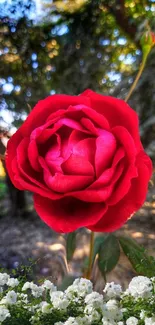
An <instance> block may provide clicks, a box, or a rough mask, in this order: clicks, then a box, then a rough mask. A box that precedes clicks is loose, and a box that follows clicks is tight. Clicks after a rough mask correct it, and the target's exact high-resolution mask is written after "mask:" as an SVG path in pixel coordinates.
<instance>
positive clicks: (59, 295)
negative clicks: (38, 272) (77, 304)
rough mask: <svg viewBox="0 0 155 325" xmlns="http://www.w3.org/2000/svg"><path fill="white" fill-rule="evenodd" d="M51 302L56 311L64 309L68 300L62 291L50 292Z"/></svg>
mask: <svg viewBox="0 0 155 325" xmlns="http://www.w3.org/2000/svg"><path fill="white" fill-rule="evenodd" d="M50 298H51V302H52V305H53V307H54V308H56V309H66V308H67V307H68V305H69V300H68V299H67V297H66V295H65V294H64V292H62V291H54V292H53V291H52V292H50Z"/></svg>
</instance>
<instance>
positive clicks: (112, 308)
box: [104, 299, 122, 320]
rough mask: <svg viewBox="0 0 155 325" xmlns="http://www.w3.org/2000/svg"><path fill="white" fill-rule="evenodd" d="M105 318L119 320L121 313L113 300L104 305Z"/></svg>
mask: <svg viewBox="0 0 155 325" xmlns="http://www.w3.org/2000/svg"><path fill="white" fill-rule="evenodd" d="M104 313H105V316H106V317H107V318H111V319H115V320H121V317H122V313H121V310H120V308H119V306H118V303H117V301H116V300H115V299H110V300H109V301H107V303H106V305H105V311H104Z"/></svg>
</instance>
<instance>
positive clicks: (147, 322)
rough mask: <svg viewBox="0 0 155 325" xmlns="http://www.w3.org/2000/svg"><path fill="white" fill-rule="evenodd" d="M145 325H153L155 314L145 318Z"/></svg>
mask: <svg viewBox="0 0 155 325" xmlns="http://www.w3.org/2000/svg"><path fill="white" fill-rule="evenodd" d="M145 325H155V316H154V317H150V318H147V317H146V318H145Z"/></svg>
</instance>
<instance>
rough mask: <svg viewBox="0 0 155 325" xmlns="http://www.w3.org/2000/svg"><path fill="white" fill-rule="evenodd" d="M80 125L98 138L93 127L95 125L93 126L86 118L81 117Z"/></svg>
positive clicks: (96, 130) (96, 131)
mask: <svg viewBox="0 0 155 325" xmlns="http://www.w3.org/2000/svg"><path fill="white" fill-rule="evenodd" d="M80 122H81V124H82V125H83V126H84V127H85V128H86V129H87V130H89V131H90V132H91V133H92V134H93V135H95V136H98V135H99V134H98V129H97V128H96V127H95V125H94V124H93V122H92V121H91V120H90V119H89V118H86V117H82V118H81V120H80Z"/></svg>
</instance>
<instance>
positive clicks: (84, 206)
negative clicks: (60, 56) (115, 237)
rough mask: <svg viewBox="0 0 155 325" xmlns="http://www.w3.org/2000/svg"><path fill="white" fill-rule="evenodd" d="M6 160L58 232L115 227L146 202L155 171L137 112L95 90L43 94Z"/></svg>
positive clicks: (13, 177)
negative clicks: (144, 147) (45, 96)
mask: <svg viewBox="0 0 155 325" xmlns="http://www.w3.org/2000/svg"><path fill="white" fill-rule="evenodd" d="M6 164H7V169H8V172H9V175H10V178H11V180H12V182H13V184H14V185H15V186H16V187H17V188H18V189H21V190H29V191H32V192H34V205H35V209H36V211H37V212H38V214H39V216H40V217H41V218H42V219H43V220H44V221H45V222H46V223H47V224H48V225H49V226H50V227H51V228H53V229H54V230H55V231H58V232H70V231H73V230H75V229H77V228H80V227H87V228H89V229H91V230H93V231H108V232H110V231H113V230H116V229H117V228H119V227H120V226H122V225H123V224H124V223H125V222H126V221H127V219H128V218H129V217H130V215H131V214H132V213H133V212H135V211H136V210H137V209H139V208H140V207H141V205H142V204H143V203H144V201H145V197H146V193H147V187H148V181H149V179H150V176H151V172H152V163H151V160H150V158H149V157H148V156H147V155H146V154H145V152H144V149H143V147H142V144H141V142H140V137H139V130H138V116H137V114H136V113H135V111H134V110H132V109H131V108H130V107H129V106H128V105H127V104H126V103H125V102H124V101H122V100H119V99H116V98H112V97H108V96H102V95H98V94H96V93H95V92H93V91H91V90H87V91H85V92H84V93H83V94H81V95H80V96H66V95H54V96H50V97H48V98H46V99H44V100H41V101H40V102H39V103H38V104H37V105H36V106H35V108H34V109H33V110H32V112H31V113H30V115H29V116H28V118H27V119H26V121H25V122H24V123H23V125H22V126H21V127H20V128H19V130H18V131H17V132H16V133H15V134H14V135H13V136H12V138H11V139H10V140H9V143H8V148H7V156H6Z"/></svg>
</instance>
